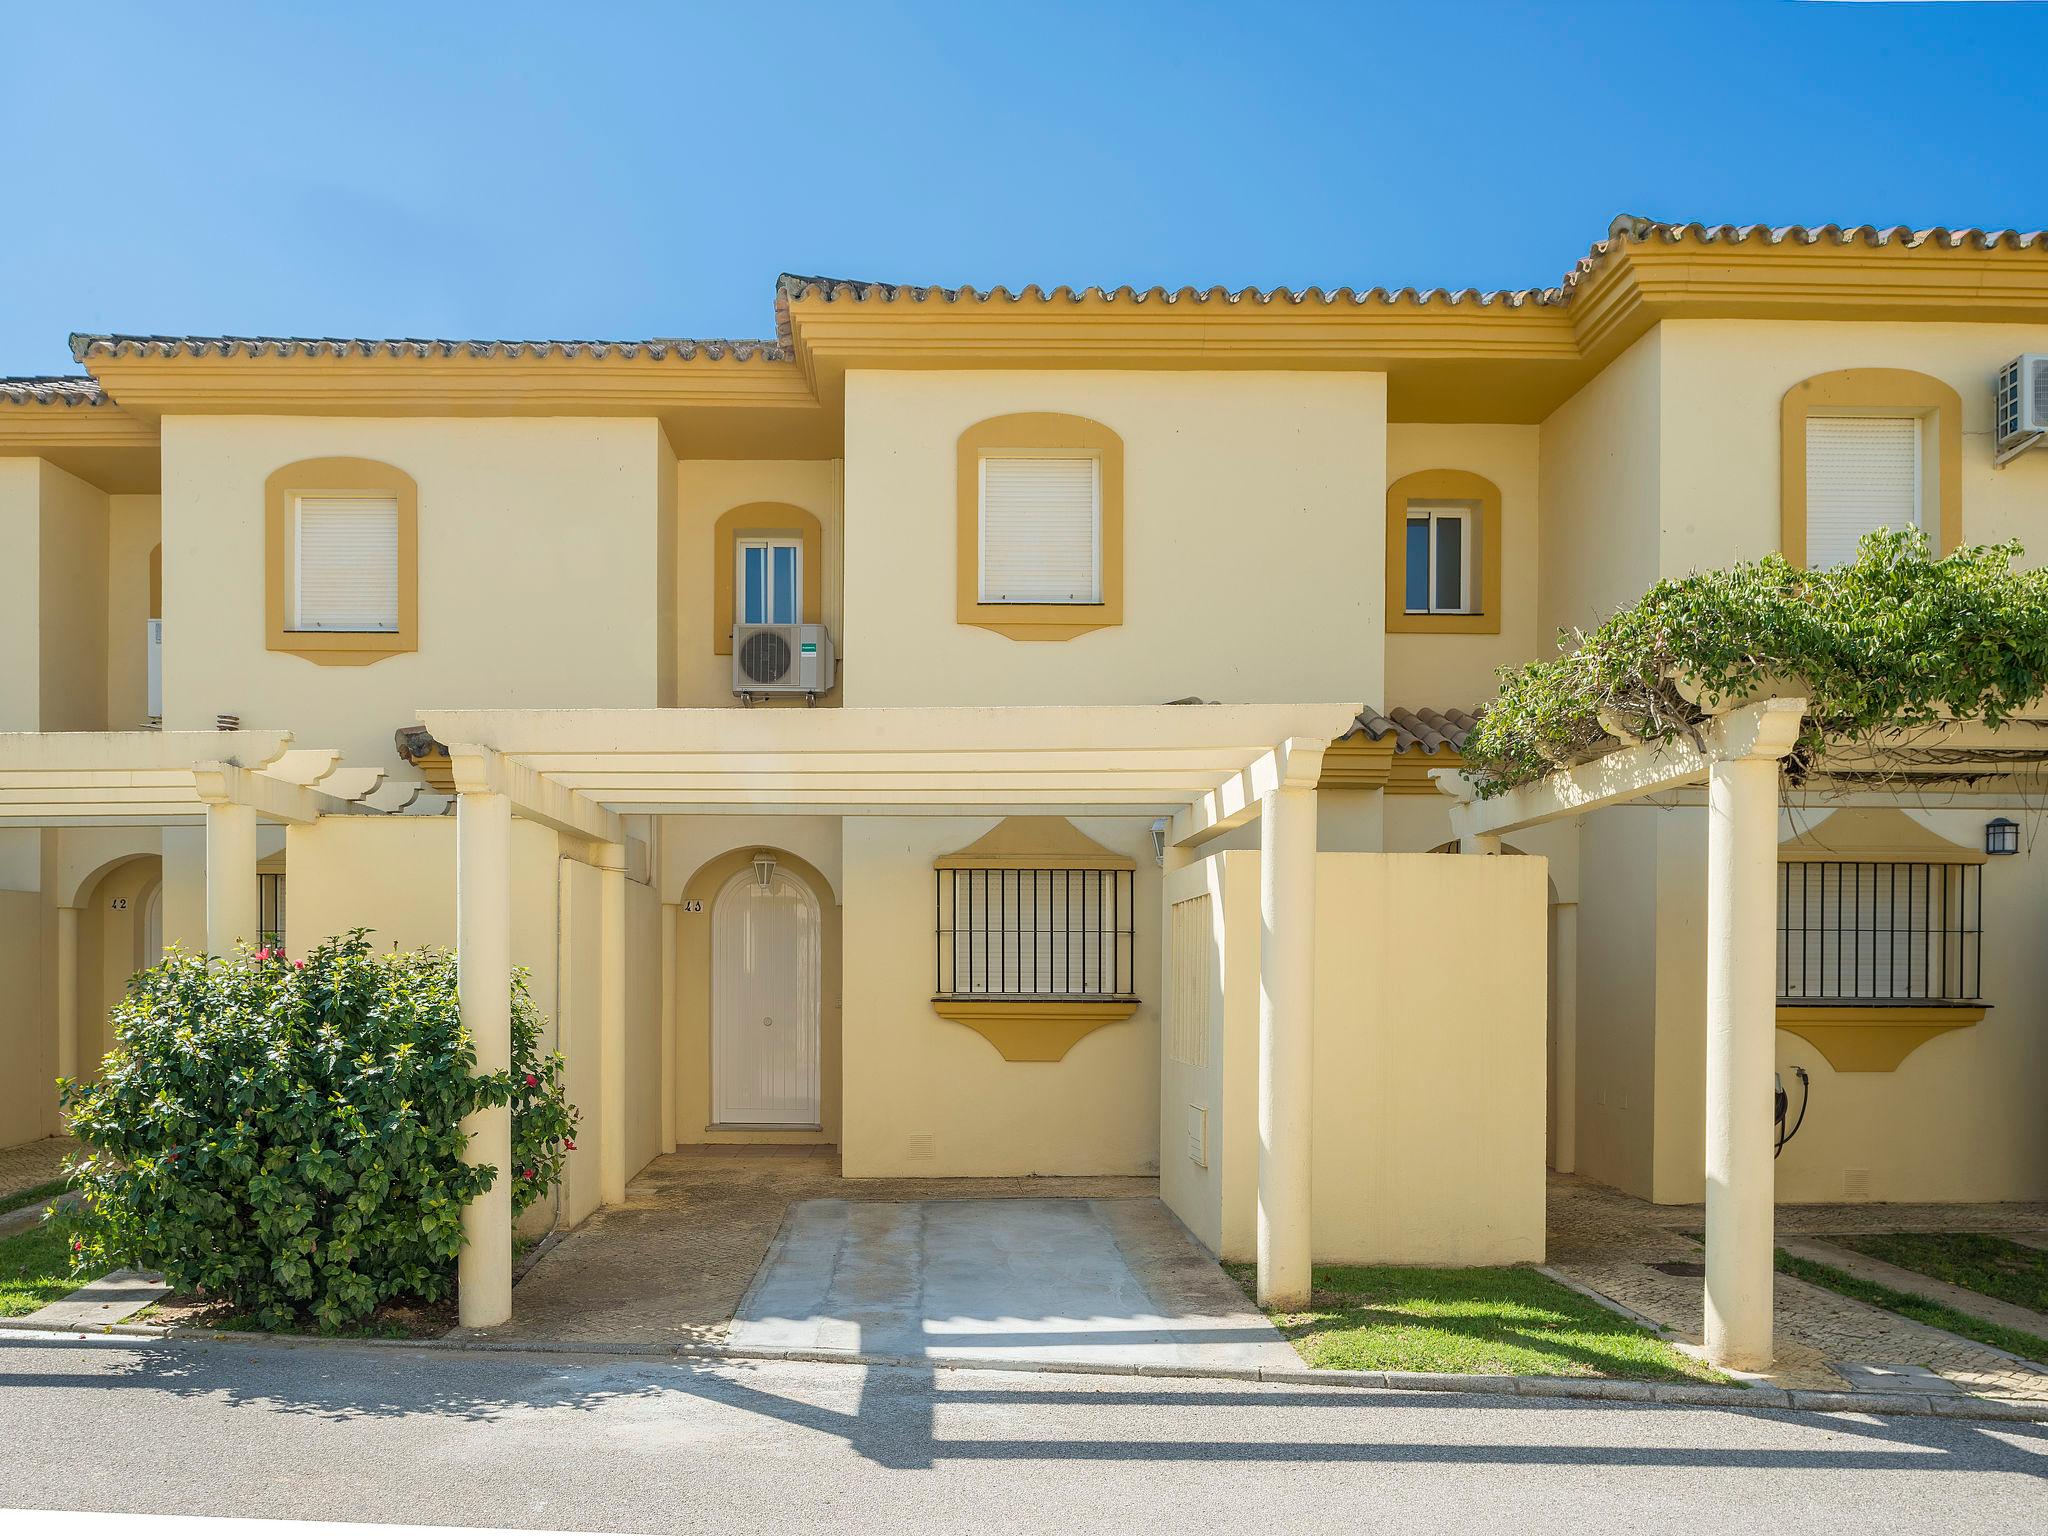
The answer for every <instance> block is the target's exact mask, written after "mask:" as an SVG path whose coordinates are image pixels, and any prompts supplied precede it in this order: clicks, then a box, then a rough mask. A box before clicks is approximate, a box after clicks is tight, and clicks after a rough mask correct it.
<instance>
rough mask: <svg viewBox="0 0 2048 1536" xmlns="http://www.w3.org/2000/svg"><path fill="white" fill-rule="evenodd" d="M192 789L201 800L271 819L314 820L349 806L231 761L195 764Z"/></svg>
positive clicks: (313, 790)
mask: <svg viewBox="0 0 2048 1536" xmlns="http://www.w3.org/2000/svg"><path fill="white" fill-rule="evenodd" d="M192 790H193V793H194V794H195V795H197V796H198V797H199V799H200V801H201V802H202V803H204V804H207V805H245V806H247V807H249V809H251V810H253V811H254V812H255V813H256V814H257V815H258V816H264V817H268V818H269V819H270V820H272V821H298V822H307V821H317V820H318V819H319V818H320V817H322V816H334V815H340V814H342V813H343V812H346V811H348V810H350V809H352V807H351V806H350V805H349V803H348V802H347V801H346V800H337V799H335V798H334V797H333V796H332V795H323V794H321V793H320V791H318V790H317V789H308V788H306V787H305V786H304V785H303V784H290V783H287V782H285V781H284V780H283V779H273V778H272V777H270V775H269V774H267V773H257V772H254V771H253V770H251V769H247V768H237V767H236V766H235V765H234V764H232V763H208V764H203V765H200V766H198V767H195V768H194V769H193V770H192Z"/></svg>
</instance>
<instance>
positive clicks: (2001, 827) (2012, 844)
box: [1984, 816, 2020, 853]
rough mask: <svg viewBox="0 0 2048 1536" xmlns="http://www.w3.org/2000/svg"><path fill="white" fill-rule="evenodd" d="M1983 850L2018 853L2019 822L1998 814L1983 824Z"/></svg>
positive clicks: (1987, 851)
mask: <svg viewBox="0 0 2048 1536" xmlns="http://www.w3.org/2000/svg"><path fill="white" fill-rule="evenodd" d="M1984 851H1985V852H1986V853H2018V852H2019V851H2020V824H2019V823H2018V822H2016V821H2013V820H2011V819H2010V818H2008V817H2005V816H2000V817H1998V818H1997V819H1996V820H1994V821H1988V822H1986V823H1985V824H1984Z"/></svg>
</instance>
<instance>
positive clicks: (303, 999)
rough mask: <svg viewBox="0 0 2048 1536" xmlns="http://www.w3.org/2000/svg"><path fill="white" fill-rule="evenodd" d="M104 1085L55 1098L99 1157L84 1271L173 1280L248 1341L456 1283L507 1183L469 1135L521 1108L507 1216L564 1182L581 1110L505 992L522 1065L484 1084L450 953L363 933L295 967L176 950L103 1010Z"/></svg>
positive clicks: (82, 1180) (243, 955)
mask: <svg viewBox="0 0 2048 1536" xmlns="http://www.w3.org/2000/svg"><path fill="white" fill-rule="evenodd" d="M113 1022H114V1032H115V1038H116V1041H117V1042H118V1043H117V1045H116V1048H115V1050H114V1052H113V1053H112V1054H111V1055H110V1056H108V1057H107V1059H106V1062H105V1065H104V1070H103V1072H102V1075H101V1077H100V1078H99V1080H98V1081H97V1082H93V1083H84V1084H81V1083H76V1082H70V1081H66V1082H64V1083H62V1084H60V1085H59V1091H60V1095H61V1098H62V1101H63V1103H64V1106H65V1109H66V1110H67V1111H68V1113H69V1115H70V1119H71V1129H72V1131H73V1133H74V1134H75V1135H76V1136H77V1137H78V1138H79V1139H80V1140H81V1141H83V1142H84V1143H85V1144H86V1146H87V1147H88V1148H90V1149H91V1150H90V1152H89V1154H88V1155H86V1156H84V1157H82V1158H80V1159H78V1160H77V1161H76V1162H75V1163H74V1164H73V1167H72V1170H71V1171H72V1176H73V1181H74V1182H75V1183H76V1184H77V1185H78V1187H79V1188H80V1190H81V1191H82V1193H83V1197H84V1205H85V1221H84V1223H83V1228H82V1232H81V1235H80V1243H79V1245H78V1260H79V1264H80V1267H81V1268H85V1267H94V1268H105V1267H108V1266H112V1265H128V1266H132V1267H134V1268H138V1269H154V1270H160V1271H162V1272H163V1274H164V1277H165V1279H166V1280H168V1281H169V1282H170V1284H171V1285H172V1286H173V1287H174V1288H175V1289H177V1290H181V1291H189V1290H204V1291H205V1292H206V1293H207V1294H209V1295H212V1296H216V1297H219V1298H221V1299H223V1300H225V1301H228V1302H230V1303H233V1304H235V1305H236V1306H239V1307H241V1308H243V1309H244V1310H246V1311H247V1312H249V1313H250V1314H251V1315H252V1316H253V1317H254V1319H255V1320H256V1322H257V1323H258V1325H259V1326H262V1327H266V1328H278V1327H287V1326H292V1325H295V1324H299V1323H303V1322H311V1323H313V1324H315V1325H316V1326H318V1327H320V1328H322V1329H332V1328H335V1327H338V1326H341V1325H343V1324H345V1323H348V1322H351V1321H354V1320H356V1319H359V1318H362V1317H365V1316H367V1315H368V1314H369V1313H370V1312H372V1311H373V1310H375V1308H376V1307H377V1306H378V1305H379V1303H381V1302H384V1301H387V1300H390V1299H392V1298H396V1297H417V1298H421V1299H424V1300H429V1301H432V1300H438V1299H440V1298H441V1297H444V1296H446V1295H447V1294H448V1293H449V1292H450V1291H451V1290H452V1288H453V1283H454V1268H455V1266H454V1261H455V1257H456V1255H457V1253H458V1252H459V1251H460V1249H461V1247H462V1208H463V1206H464V1205H465V1204H467V1203H468V1201H469V1200H470V1199H472V1198H473V1197H474V1196H476V1195H477V1194H479V1193H481V1192H482V1191H483V1190H485V1189H488V1188H489V1187H490V1185H491V1182H492V1180H493V1179H494V1178H495V1177H496V1172H497V1170H495V1169H492V1168H489V1167H481V1168H472V1167H470V1166H468V1165H467V1164H465V1163H464V1162H463V1161H462V1149H463V1146H464V1142H465V1138H464V1136H463V1132H462V1119H463V1117H464V1116H465V1115H467V1114H469V1113H471V1112H472V1111H474V1110H477V1109H481V1108H484V1107H487V1106H492V1105H500V1104H509V1105H510V1106H511V1108H512V1152H513V1163H514V1166H513V1168H512V1169H511V1170H510V1177H511V1179H512V1186H511V1194H512V1208H513V1213H514V1215H515V1216H516V1215H517V1214H518V1213H519V1212H520V1211H523V1210H525V1209H526V1208H527V1207H528V1206H529V1205H531V1204H532V1203H533V1202H534V1201H535V1200H537V1199H539V1198H540V1197H541V1196H542V1195H543V1194H544V1193H546V1192H547V1191H548V1190H549V1189H551V1188H552V1187H553V1186H554V1185H555V1184H556V1183H557V1182H559V1180H560V1178H561V1176H562V1168H563V1163H564V1160H565V1157H566V1154H567V1152H568V1151H569V1150H571V1149H572V1148H573V1146H574V1143H573V1141H572V1140H571V1137H572V1136H573V1135H574V1132H575V1128H576V1111H575V1110H574V1109H572V1108H571V1107H570V1106H569V1104H568V1103H567V1101H566V1099H565V1098H564V1095H563V1090H562V1059H561V1056H560V1055H559V1054H549V1055H547V1056H542V1055H541V1054H540V1049H539V1047H540V1016H539V1015H538V1013H537V1012H536V1011H535V1009H534V1006H533V1002H532V1000H531V999H530V998H529V997H528V995H527V992H526V985H525V979H524V977H523V976H515V978H514V981H513V988H512V1070H511V1071H510V1072H509V1073H492V1074H479V1073H478V1072H477V1071H476V1070H475V1068H476V1054H475V1051H474V1049H473V1048H472V1046H471V1043H470V1040H469V1037H468V1036H467V1035H466V1034H465V1033H464V1032H463V1030H462V1024H461V1017H460V1012H459V1009H458V1006H457V1000H456V988H455V958H454V956H452V955H450V954H448V953H446V952H445V951H440V950H418V951H413V952H410V953H393V954H377V953H375V952H373V951H372V949H371V948H370V943H369V939H368V936H367V935H366V934H365V933H364V932H363V931H362V930H360V929H358V930H357V931H356V932H354V933H351V934H350V935H348V936H347V937H346V938H339V939H331V940H329V941H328V942H327V943H325V944H323V945H321V946H320V947H319V948H318V949H316V950H314V951H313V952H312V953H311V954H310V955H307V956H306V957H305V958H304V959H302V960H287V959H286V958H285V955H284V953H283V952H282V951H281V950H272V949H260V950H256V951H253V952H252V951H250V950H248V949H247V948H246V947H245V948H244V949H243V950H242V951H241V952H240V953H238V954H237V955H236V956H234V957H233V958H231V959H221V958H213V959H209V958H207V957H205V956H201V955H189V954H184V953H182V952H177V951H174V952H173V953H171V954H170V955H169V956H167V957H166V958H165V960H164V962H163V963H162V964H161V965H158V966H156V967H155V968H153V969H151V970H147V971H144V972H142V973H140V974H139V975H137V976H136V977H135V978H134V979H133V980H132V981H131V982H130V983H129V987H128V992H127V995H126V996H125V997H124V998H123V999H122V1001H121V1002H120V1003H119V1004H118V1005H117V1006H116V1007H115V1009H114V1013H113Z"/></svg>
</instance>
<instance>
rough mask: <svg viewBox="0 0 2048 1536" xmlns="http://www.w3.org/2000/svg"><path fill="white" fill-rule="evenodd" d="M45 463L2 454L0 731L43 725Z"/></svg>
mask: <svg viewBox="0 0 2048 1536" xmlns="http://www.w3.org/2000/svg"><path fill="white" fill-rule="evenodd" d="M42 469H43V465H42V460H40V459H0V549H5V550H7V551H8V558H7V559H5V560H0V655H4V656H5V657H7V659H8V664H7V665H6V666H4V667H0V731H33V730H37V729H39V728H40V727H41V725H42V709H43V689H42V673H41V657H42V653H43V638H42V622H43V606H42V577H41V572H40V570H39V564H38V554H37V551H38V550H40V549H41V547H42V542H43V529H42V522H43V510H42V509H43V475H42Z"/></svg>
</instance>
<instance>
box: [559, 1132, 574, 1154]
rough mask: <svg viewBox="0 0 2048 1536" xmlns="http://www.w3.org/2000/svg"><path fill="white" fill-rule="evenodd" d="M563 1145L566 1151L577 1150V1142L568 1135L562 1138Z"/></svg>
mask: <svg viewBox="0 0 2048 1536" xmlns="http://www.w3.org/2000/svg"><path fill="white" fill-rule="evenodd" d="M562 1146H563V1148H564V1150H566V1151H570V1152H574V1151H575V1150H576V1143H575V1142H573V1141H571V1140H570V1139H569V1138H568V1137H566V1136H564V1137H563V1138H562Z"/></svg>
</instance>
